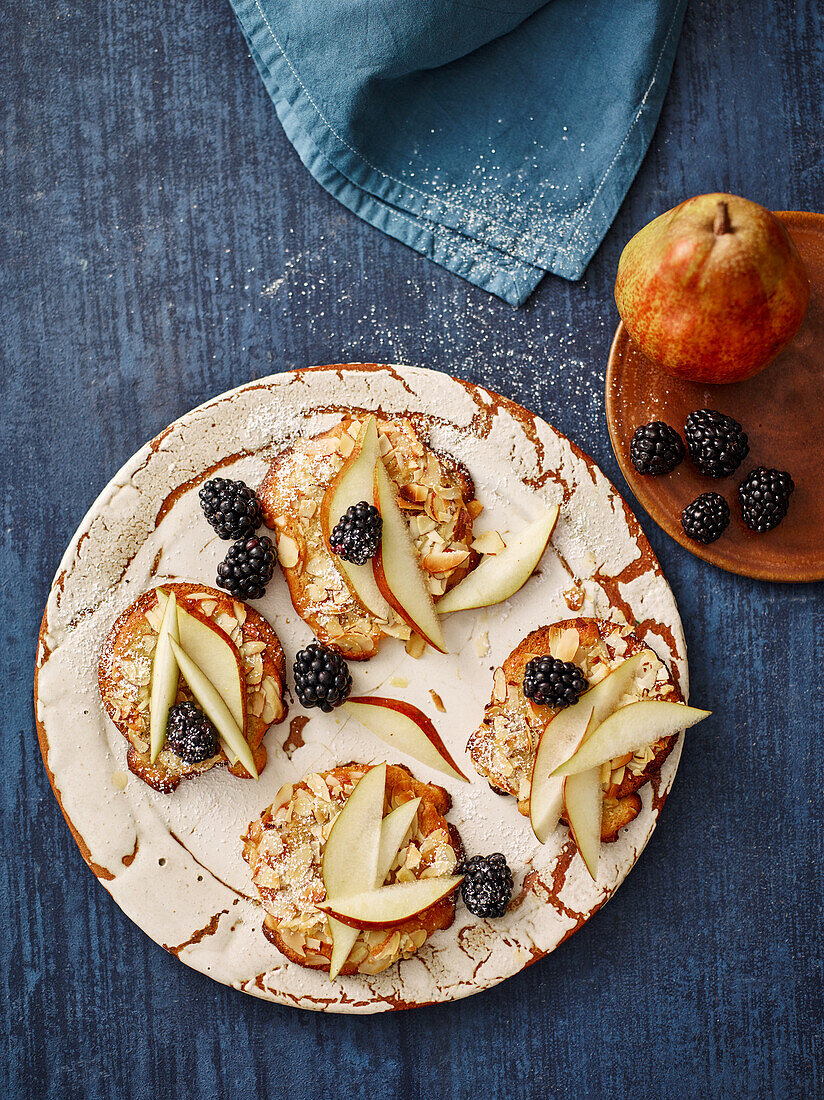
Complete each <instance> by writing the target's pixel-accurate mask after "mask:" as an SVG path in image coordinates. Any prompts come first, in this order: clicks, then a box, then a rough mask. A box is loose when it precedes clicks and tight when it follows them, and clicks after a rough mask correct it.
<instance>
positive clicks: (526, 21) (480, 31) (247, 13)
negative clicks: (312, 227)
mask: <svg viewBox="0 0 824 1100" xmlns="http://www.w3.org/2000/svg"><path fill="white" fill-rule="evenodd" d="M232 5H233V7H234V9H235V12H236V14H237V17H238V19H239V21H240V25H241V27H242V28H243V32H244V34H245V36H246V39H247V42H248V44H249V47H250V50H251V53H252V56H253V58H254V60H255V63H256V64H257V67H258V69H259V70H260V74H261V76H262V77H263V81H264V84H265V85H266V89H267V91H268V92H269V95H270V97H271V98H272V101H273V103H274V105H275V109H276V110H277V113H278V117H279V118H280V121H281V123H282V124H283V128H284V130H285V131H286V134H287V136H288V137H289V139H290V141H291V142H292V144H293V145H294V146H295V149H296V150H297V152H298V154H299V156H300V158H301V160H302V161H303V163H304V164H305V165H306V167H307V168H308V169H309V171H310V172H311V173H312V175H313V176H314V177H315V179H316V180H317V181H318V182H319V183H320V184H322V186H323V187H325V188H326V190H327V191H329V192H330V194H332V195H334V196H335V197H336V198H337V199H339V200H340V201H341V202H342V203H343V204H344V205H345V206H347V207H348V208H349V209H350V210H353V211H354V212H355V213H356V214H357V215H359V216H360V217H361V218H364V219H365V220H366V221H368V222H371V224H372V225H375V226H377V227H378V228H379V229H382V230H383V231H384V232H385V233H388V234H389V235H390V236H392V237H396V238H397V239H398V240H400V241H403V242H404V243H405V244H407V245H409V246H410V247H412V248H414V249H416V250H417V251H418V252H422V253H423V254H424V255H426V256H429V257H430V258H431V259H433V260H435V261H436V262H437V263H439V264H442V265H443V266H444V267H447V268H449V270H450V271H454V272H455V273H456V274H458V275H461V276H463V278H465V279H468V280H469V281H470V282H472V283H474V284H475V285H476V286H479V287H483V288H484V289H486V290H489V291H491V292H492V293H493V294H497V295H499V296H500V297H501V298H504V299H505V300H506V301H507V302H510V303H512V304H513V305H521V304H523V302H524V301H526V299H527V297H528V296H529V294H530V293H531V292H532V290H534V288H535V287H536V286H537V284H538V283H539V282H540V280H541V278H542V277H543V275H544V273H545V272H548V271H549V272H553V273H554V274H556V275H561V276H563V277H564V278H567V279H579V278H580V277H581V275H582V274H583V272H584V269H585V268H586V265H587V264H588V263H589V260H590V259H591V258H592V255H593V254H594V252H595V250H596V249H597V247H598V245H599V244H600V243H601V240H602V239H603V237H604V235H605V233H606V232H607V230H608V228H609V226H610V224H611V222H612V219H613V218H614V216H615V214H616V211H617V210H618V207H619V206H620V204H621V202H622V200H623V198H624V195H625V194H626V192H627V189H628V188H629V185H630V183H631V182H632V179H633V177H634V176H635V173H636V171H637V170H638V166H639V165H640V163H641V160H642V159H643V156H644V153H645V152H646V149H647V145H648V144H649V141H650V138H651V137H652V133H653V130H654V129H655V125H656V122H657V121H658V114H659V111H660V108H661V103H662V101H663V98H664V94H665V92H666V88H667V84H668V81H669V76H670V71H671V69H672V63H673V59H674V57H675V50H676V45H677V42H678V36H679V33H680V30H681V22H682V19H683V14H684V8H685V7H686V0H551V2H549V3H544V2H542V0H478V2H473V0H232Z"/></svg>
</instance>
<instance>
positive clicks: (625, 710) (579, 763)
mask: <svg viewBox="0 0 824 1100" xmlns="http://www.w3.org/2000/svg"><path fill="white" fill-rule="evenodd" d="M709 716H710V711H708V710H698V708H697V707H688V706H685V705H684V703H667V702H664V701H663V700H659V699H645V700H642V701H641V702H638V703H630V704H629V705H628V706H625V707H621V709H620V710H616V711H615V713H614V714H611V715H610V716H609V718H605V719H604V721H603V722H602V723H601V724H600V726H598V728H597V729H596V730H595V731H594V733H593V734H592V736H591V737H588V738H587V739H586V741H584V743H583V745H581V747H580V749H578V751H577V752H576V753H575V754H574V755H573V756H571V757H570V758H569V760H567V761H566V762H565V763H564V764H561V765H560V766H559V767H557V768H556V769H555V770H554V772H553V773H552V774H553V775H554V776H558V775H578V774H579V773H580V772H585V771H587V770H588V769H590V768H598V767H600V766H601V764H605V763H606V762H607V760H614V759H615V757H616V756H624V755H626V753H628V752H638V751H639V750H640V749H644V748H646V747H647V745H652V744H654V743H655V742H656V741H659V740H660V739H661V738H662V737H672V735H673V734H675V733H680V732H681V730H686V729H689V728H690V726H694V725H696V723H698V722H703V721H704V719H705V718H709Z"/></svg>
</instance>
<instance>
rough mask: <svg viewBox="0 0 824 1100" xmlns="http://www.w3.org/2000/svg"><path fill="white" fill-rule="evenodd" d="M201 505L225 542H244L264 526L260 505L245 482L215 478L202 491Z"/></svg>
mask: <svg viewBox="0 0 824 1100" xmlns="http://www.w3.org/2000/svg"><path fill="white" fill-rule="evenodd" d="M199 496H200V506H201V508H202V509H203V514H204V515H205V516H206V519H207V520H208V521H209V523H211V525H212V527H214V529H215V531H217V533H218V535H219V536H220V538H222V539H243V538H248V536H249V535H252V534H254V532H255V531H257V529H258V527H260V525H261V523H263V517H262V515H261V511H260V502H259V501H258V498H257V497H256V496H255V493H254V490H253V489H250V488H249V486H248V485H247V484H246V483H245V482H243V481H230V480H229V478H226V477H215V478H212V480H211V481H207V482H206V484H205V485H204V486H203V488H202V489H201V490H200V494H199Z"/></svg>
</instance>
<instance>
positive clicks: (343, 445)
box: [337, 432, 355, 458]
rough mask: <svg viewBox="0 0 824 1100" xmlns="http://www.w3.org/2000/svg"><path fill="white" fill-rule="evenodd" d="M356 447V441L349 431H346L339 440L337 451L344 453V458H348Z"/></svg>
mask: <svg viewBox="0 0 824 1100" xmlns="http://www.w3.org/2000/svg"><path fill="white" fill-rule="evenodd" d="M354 449H355V441H354V439H353V438H352V436H351V435H349V433H348V432H344V433H343V435H342V436H341V437H340V439H339V440H338V446H337V452H338V454H340V455H343V457H344V458H348V457H349V456H350V455H351V453H352V451H354Z"/></svg>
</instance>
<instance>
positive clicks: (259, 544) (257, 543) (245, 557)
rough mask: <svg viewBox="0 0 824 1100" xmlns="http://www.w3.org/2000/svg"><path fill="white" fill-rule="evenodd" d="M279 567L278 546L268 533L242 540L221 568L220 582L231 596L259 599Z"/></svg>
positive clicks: (218, 574)
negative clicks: (276, 565)
mask: <svg viewBox="0 0 824 1100" xmlns="http://www.w3.org/2000/svg"><path fill="white" fill-rule="evenodd" d="M274 569H275V547H274V545H273V543H272V540H271V539H270V538H268V537H267V536H266V535H261V536H260V537H259V538H258V537H257V536H253V537H252V538H250V539H240V540H238V542H233V543H232V545H231V546H230V547H229V551H228V553H227V554H226V557H225V558H224V559H223V561H222V562H221V563H220V565H219V566H218V567H217V583H218V585H219V586H220V587H221V588H223V589H225V590H226V591H227V592H228V593H229V595H230V596H234V597H235V598H236V599H240V600H259V599H260V597H261V596H262V595H263V594H264V592H265V591H266V585H267V584H268V583H269V581H270V580H271V579H272V573H273V572H274Z"/></svg>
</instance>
